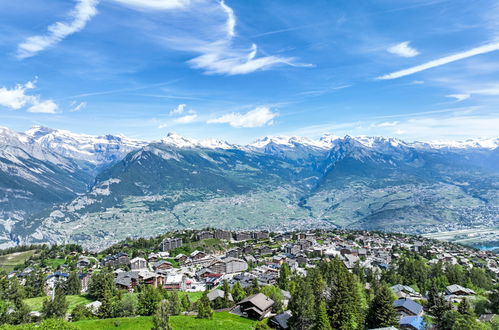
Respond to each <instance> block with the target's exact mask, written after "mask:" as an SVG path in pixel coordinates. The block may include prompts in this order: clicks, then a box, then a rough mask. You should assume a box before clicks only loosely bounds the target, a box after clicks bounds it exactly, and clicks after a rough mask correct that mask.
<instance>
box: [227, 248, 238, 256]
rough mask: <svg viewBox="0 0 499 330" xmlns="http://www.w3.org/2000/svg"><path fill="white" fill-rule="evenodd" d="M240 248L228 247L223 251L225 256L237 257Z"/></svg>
mask: <svg viewBox="0 0 499 330" xmlns="http://www.w3.org/2000/svg"><path fill="white" fill-rule="evenodd" d="M241 252H242V251H241V249H240V248H233V249H230V250H229V251H227V252H226V253H225V256H227V257H232V258H239V257H240V256H241Z"/></svg>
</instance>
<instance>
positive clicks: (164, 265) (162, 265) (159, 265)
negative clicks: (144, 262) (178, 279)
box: [152, 260, 173, 271]
mask: <svg viewBox="0 0 499 330" xmlns="http://www.w3.org/2000/svg"><path fill="white" fill-rule="evenodd" d="M152 268H153V269H154V270H155V271H158V270H165V269H171V268H173V265H172V263H171V262H168V261H166V260H160V261H157V262H155V263H154V264H153V265H152Z"/></svg>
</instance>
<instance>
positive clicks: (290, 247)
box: [284, 243, 301, 254]
mask: <svg viewBox="0 0 499 330" xmlns="http://www.w3.org/2000/svg"><path fill="white" fill-rule="evenodd" d="M300 249H301V247H300V245H297V244H292V243H288V244H286V245H284V253H287V254H298V253H300Z"/></svg>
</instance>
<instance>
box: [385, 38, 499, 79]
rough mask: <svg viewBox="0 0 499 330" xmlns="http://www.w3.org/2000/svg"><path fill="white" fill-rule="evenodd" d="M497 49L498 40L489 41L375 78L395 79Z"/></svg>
mask: <svg viewBox="0 0 499 330" xmlns="http://www.w3.org/2000/svg"><path fill="white" fill-rule="evenodd" d="M497 50H499V42H494V43H489V44H486V45H483V46H480V47H475V48H472V49H470V50H467V51H464V52H459V53H455V54H452V55H449V56H445V57H442V58H439V59H436V60H433V61H429V62H426V63H424V64H420V65H416V66H413V67H411V68H408V69H404V70H400V71H396V72H392V73H389V74H386V75H383V76H379V77H377V78H376V79H378V80H389V79H397V78H401V77H405V76H409V75H412V74H415V73H418V72H421V71H425V70H428V69H431V68H436V67H438V66H441V65H445V64H449V63H452V62H456V61H459V60H463V59H466V58H469V57H473V56H476V55H481V54H486V53H490V52H494V51H497Z"/></svg>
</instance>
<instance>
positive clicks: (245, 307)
mask: <svg viewBox="0 0 499 330" xmlns="http://www.w3.org/2000/svg"><path fill="white" fill-rule="evenodd" d="M273 305H274V301H273V300H272V299H270V298H269V297H267V296H266V295H264V294H263V293H257V294H254V295H252V296H249V297H246V298H245V299H243V300H241V301H240V302H238V303H237V306H238V307H239V309H240V311H241V313H242V315H243V316H246V317H249V318H253V319H257V320H261V319H262V318H264V317H266V316H267V315H269V314H270V312H271V310H272V306H273Z"/></svg>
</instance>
